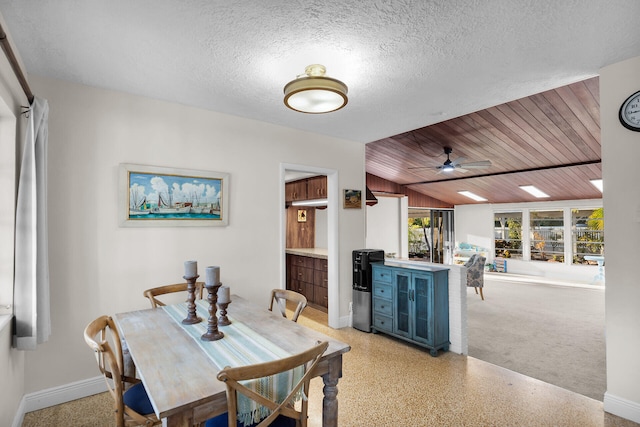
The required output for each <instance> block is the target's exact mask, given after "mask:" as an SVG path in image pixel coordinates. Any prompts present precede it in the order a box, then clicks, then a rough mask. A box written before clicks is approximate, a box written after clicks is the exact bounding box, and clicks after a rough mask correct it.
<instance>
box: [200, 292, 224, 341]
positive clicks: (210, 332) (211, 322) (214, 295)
mask: <svg viewBox="0 0 640 427" xmlns="http://www.w3.org/2000/svg"><path fill="white" fill-rule="evenodd" d="M221 285H222V283H216V284H215V285H212V286H207V285H206V284H205V287H206V288H207V292H208V293H209V295H208V296H207V301H208V302H209V319H208V320H207V332H205V333H204V334H202V336H201V337H200V339H201V340H202V341H217V340H219V339H220V338H222V337H224V334H223V333H222V332H220V331H219V330H218V320H217V319H216V303H217V302H218V288H220V286H221Z"/></svg>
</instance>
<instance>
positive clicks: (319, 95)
mask: <svg viewBox="0 0 640 427" xmlns="http://www.w3.org/2000/svg"><path fill="white" fill-rule="evenodd" d="M326 72H327V69H326V68H325V67H324V65H320V64H313V65H309V66H308V67H307V68H305V70H304V74H302V75H300V76H298V78H296V79H295V80H291V81H290V82H289V83H287V84H286V85H285V87H284V105H286V106H287V107H289V108H291V109H292V110H295V111H299V112H301V113H310V114H321V113H330V112H332V111H336V110H339V109H341V108H342V107H344V106H345V105H347V101H348V99H347V85H346V84H344V83H342V82H341V81H340V80H336V79H332V78H331V77H326V76H325V73H326Z"/></svg>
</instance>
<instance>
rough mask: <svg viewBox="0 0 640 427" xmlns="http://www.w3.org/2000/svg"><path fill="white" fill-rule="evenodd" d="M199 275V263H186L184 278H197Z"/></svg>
mask: <svg viewBox="0 0 640 427" xmlns="http://www.w3.org/2000/svg"><path fill="white" fill-rule="evenodd" d="M197 275H198V262H197V261H185V262H184V277H196V276H197Z"/></svg>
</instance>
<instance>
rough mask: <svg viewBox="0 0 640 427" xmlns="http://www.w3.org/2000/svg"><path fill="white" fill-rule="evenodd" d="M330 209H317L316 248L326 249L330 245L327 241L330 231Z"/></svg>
mask: <svg viewBox="0 0 640 427" xmlns="http://www.w3.org/2000/svg"><path fill="white" fill-rule="evenodd" d="M328 214H329V209H316V230H315V236H316V243H315V247H316V248H323V249H326V248H327V247H328V245H329V242H328V240H327V237H328V235H329V234H328V233H329V229H328V218H327V215H328Z"/></svg>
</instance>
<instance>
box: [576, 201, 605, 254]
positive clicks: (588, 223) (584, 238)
mask: <svg viewBox="0 0 640 427" xmlns="http://www.w3.org/2000/svg"><path fill="white" fill-rule="evenodd" d="M571 234H572V244H573V264H595V261H587V260H585V259H584V257H585V256H587V255H595V256H601V255H604V209H603V208H596V209H572V210H571Z"/></svg>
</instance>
